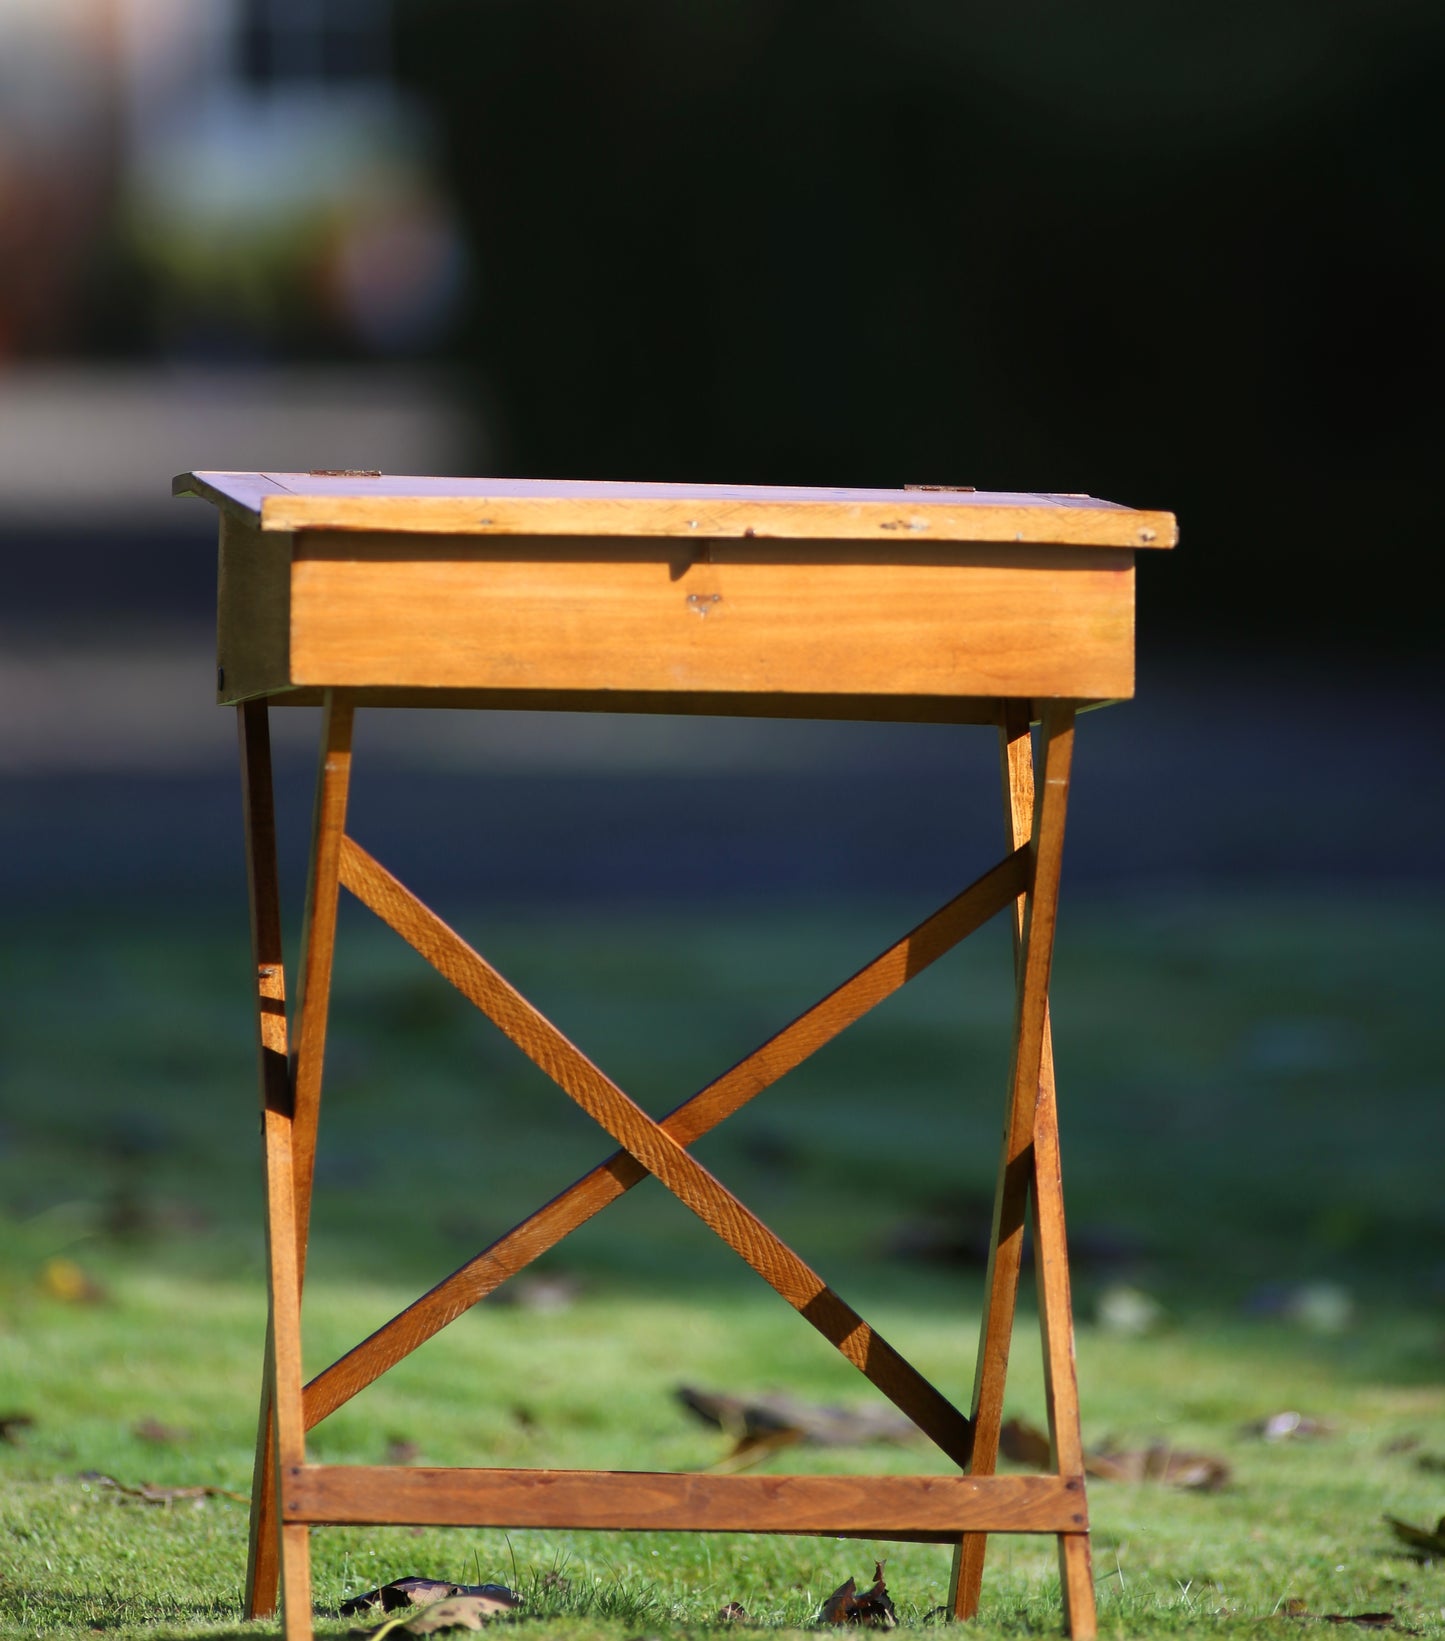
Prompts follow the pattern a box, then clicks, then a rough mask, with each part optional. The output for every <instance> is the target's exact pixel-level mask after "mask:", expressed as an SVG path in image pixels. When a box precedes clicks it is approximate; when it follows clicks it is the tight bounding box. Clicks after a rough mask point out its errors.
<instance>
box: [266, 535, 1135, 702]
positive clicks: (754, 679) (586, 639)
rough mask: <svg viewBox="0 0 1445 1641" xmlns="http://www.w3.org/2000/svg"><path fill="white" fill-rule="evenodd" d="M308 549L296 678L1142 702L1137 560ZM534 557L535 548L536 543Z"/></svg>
mask: <svg viewBox="0 0 1445 1641" xmlns="http://www.w3.org/2000/svg"><path fill="white" fill-rule="evenodd" d="M598 545H599V544H596V543H589V544H587V551H586V552H585V553H583V552H579V551H575V550H574V551H573V552H571V553H570V554H569V553H568V552H567V551H566V546H567V544H565V543H552V544H550V546H549V550H547V551H529V552H528V556H527V557H526V558H520V557H519V556H518V555H519V553H520V552H521V551H523V547H524V544H521V543H518V542H510V543H508V544H506V546H505V547H493V546H491V545H490V544H487V543H475V544H472V545H471V546H470V548H469V550H468V551H466V552H465V553H463V552H461V551H459V550H457V549H456V548H455V547H454V546H453V547H451V548H450V556H446V557H437V556H434V555H435V554H436V551H437V544H436V541H435V539H432V540H430V541H429V540H427V538H407V537H381V536H366V535H360V534H358V535H353V536H347V535H317V536H309V535H303V536H298V537H297V538H296V546H295V564H294V568H293V572H292V586H291V631H292V654H291V661H292V677H293V679H294V681H295V682H296V683H297V684H302V685H318V684H320V685H332V686H337V687H345V688H357V687H362V688H365V687H367V686H373V687H374V686H391V687H399V688H440V689H469V688H470V689H477V688H482V689H561V690H567V689H582V690H594V689H595V690H603V689H605V690H617V691H627V690H667V691H689V690H696V691H703V692H707V691H714V690H724V691H730V692H734V693H744V694H748V693H759V692H760V693H774V692H795V691H803V692H816V693H820V694H845V693H852V694H871V695H881V696H897V695H926V696H957V695H988V696H999V695H1009V696H1073V697H1076V698H1077V697H1082V698H1089V699H1099V698H1110V699H1113V698H1122V697H1126V696H1129V695H1132V694H1133V689H1134V676H1133V674H1134V667H1133V649H1134V571H1133V554H1132V553H1131V552H1128V551H1126V550H1122V549H1117V548H1080V547H1067V548H1065V547H1050V546H1019V547H1010V548H1007V549H1000V548H987V547H976V546H974V547H958V548H949V547H947V546H942V545H940V546H937V547H935V548H933V549H931V550H924V549H922V548H918V549H915V550H913V551H912V552H911V553H910V554H909V556H908V561H907V562H897V563H889V564H879V563H877V562H869V561H868V557H869V555H868V554H866V553H863V552H860V551H859V550H857V549H856V548H854V549H853V550H852V551H849V544H847V543H832V544H830V552H829V556H828V562H825V563H817V562H814V563H798V562H796V561H795V560H794V561H793V562H789V561H788V557H787V556H785V555H784V553H783V552H782V551H781V550H780V549H778V548H775V547H773V546H772V544H768V543H763V542H757V543H754V542H746V541H743V542H714V543H712V544H711V545H710V549H709V552H708V554H707V557H706V559H705V560H703V561H697V560H683V561H679V560H677V559H675V558H674V559H669V558H667V557H666V556H665V554H664V553H663V552H661V551H660V550H659V548H658V546H657V544H655V543H652V544H646V545H647V547H648V549H649V550H648V551H646V552H644V551H642V548H641V545H640V544H631V546H629V545H628V544H625V543H619V544H617V551H616V552H615V556H613V555H609V556H606V557H603V556H602V555H601V553H600V552H599V551H598ZM525 546H526V547H527V548H528V549H531V548H532V547H533V544H531V543H528V544H525Z"/></svg>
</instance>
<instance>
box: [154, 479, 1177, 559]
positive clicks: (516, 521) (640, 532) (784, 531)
mask: <svg viewBox="0 0 1445 1641" xmlns="http://www.w3.org/2000/svg"><path fill="white" fill-rule="evenodd" d="M235 478H244V479H246V480H248V481H251V482H253V483H254V484H255V485H256V487H257V488H258V489H259V488H260V487H261V486H262V485H267V484H269V485H272V486H273V487H274V488H273V489H272V490H270V491H268V492H266V493H264V494H262V495H261V496H260V497H259V505H252V504H249V503H248V502H246V501H243V500H242V499H240V498H239V497H237V496H235V495H233V494H232V493H231V492H230V491H229V490H227V489H226V488H224V487H223V486H222V484H221V483H220V482H218V481H222V480H225V479H235ZM171 493H172V495H173V496H195V497H198V498H199V499H201V500H203V501H208V502H210V503H212V504H213V505H214V506H216V507H218V508H220V509H221V510H222V511H223V512H225V513H229V514H231V515H232V516H234V517H237V518H240V519H243V520H245V521H246V522H248V523H250V524H252V525H253V526H255V527H257V528H259V529H261V530H262V531H265V532H267V533H275V534H296V533H298V532H303V531H317V532H320V531H327V532H335V533H338V534H348V533H353V532H357V533H359V532H366V533H375V534H379V535H391V534H395V535H409V536H425V535H433V534H434V535H438V536H451V537H454V538H455V537H475V538H477V539H479V540H488V539H491V540H495V539H498V538H503V539H506V538H513V539H524V538H526V537H531V536H552V537H557V536H573V537H575V536H583V537H585V536H597V537H604V536H613V537H616V536H622V537H647V538H653V539H660V540H682V541H698V540H744V539H756V540H759V541H767V540H787V541H796V542H816V543H818V544H819V545H820V546H821V545H823V544H825V543H827V542H829V541H841V540H850V541H877V542H879V543H880V545H883V546H886V545H888V544H889V542H890V540H903V539H907V540H912V541H919V540H931V541H936V542H941V543H942V542H946V543H948V544H950V545H954V544H957V545H967V544H970V543H977V544H984V545H990V546H1005V547H1007V546H1062V547H1077V548H1079V549H1081V550H1084V551H1088V550H1090V549H1095V548H1125V549H1130V550H1133V549H1139V550H1143V551H1158V550H1161V549H1168V548H1171V547H1173V546H1175V545H1176V544H1177V542H1178V539H1179V530H1178V522H1177V520H1176V518H1175V516H1174V514H1172V513H1169V512H1164V511H1159V510H1154V509H1144V508H1130V507H1124V506H1121V505H1120V504H1119V503H1116V502H1106V501H1103V500H1102V499H1098V504H1097V505H1096V506H1093V507H1080V506H1079V505H1077V504H1075V505H1072V506H1065V505H1059V504H1055V505H1050V501H1049V497H1048V495H1047V493H1044V492H1038V495H1039V500H1038V502H1037V504H1019V503H1016V502H1001V503H999V504H997V505H996V506H990V505H989V504H988V503H987V502H986V501H980V502H979V503H977V504H975V505H974V506H971V507H970V508H969V509H968V511H967V513H963V512H961V511H960V512H959V513H958V514H956V515H955V517H957V518H959V519H962V518H965V517H966V518H967V519H968V520H969V525H970V527H969V528H968V529H967V530H950V531H948V532H947V533H942V532H938V533H935V532H933V531H931V530H918V531H917V532H916V533H915V532H914V531H913V530H912V529H910V530H909V532H908V534H907V535H906V536H905V537H898V536H896V535H894V534H893V532H896V531H897V530H898V528H899V521H898V518H897V513H898V508H897V507H896V506H894V505H892V504H890V503H888V502H884V501H866V502H854V503H842V504H839V505H840V506H846V507H847V510H848V517H846V518H841V519H836V520H833V521H831V527H830V528H828V529H825V530H821V531H820V530H817V529H802V530H796V531H795V530H791V529H789V528H788V522H789V521H788V517H787V515H788V514H790V513H792V514H795V515H796V514H815V513H816V510H817V509H819V508H821V507H823V506H825V505H826V504H825V503H822V502H816V503H815V502H804V501H797V500H790V499H780V500H777V501H772V502H762V501H760V502H756V503H743V502H730V503H729V504H728V511H729V514H730V515H731V516H730V518H729V520H728V521H727V522H726V523H725V524H724V523H723V522H721V521H718V520H710V521H706V523H705V524H704V525H702V526H700V527H699V526H692V527H690V525H689V521H688V519H687V517H686V515H687V514H688V513H689V512H690V511H697V510H698V509H697V508H696V507H689V506H688V505H687V504H686V503H685V502H684V501H682V500H679V499H675V498H665V499H650V498H646V497H624V498H619V499H617V500H615V501H611V502H609V503H608V507H609V510H610V511H611V512H612V514H613V517H612V518H610V519H607V520H606V521H604V525H603V527H601V528H596V527H594V528H589V529H587V530H585V531H578V530H576V529H568V528H566V527H560V528H559V521H558V520H557V519H556V517H555V516H552V517H549V514H550V515H555V514H556V513H557V512H558V511H560V510H561V509H564V508H568V509H571V508H575V507H576V506H577V505H578V502H577V499H576V498H572V497H547V496H529V497H517V496H497V497H495V498H488V497H487V496H485V495H475V496H472V495H467V496H447V495H438V496H420V497H417V496H376V497H356V496H328V495H300V494H297V493H296V492H294V491H288V490H286V489H285V488H284V486H282V485H281V483H280V481H279V480H277V479H275V478H273V477H271V476H270V475H269V474H268V473H265V472H260V471H257V472H247V473H244V474H242V473H239V472H233V471H230V470H221V469H204V470H197V471H194V472H189V473H180V474H177V475H176V477H175V478H174V479H173V480H172V481H171ZM1014 493H1015V492H1009V494H1014ZM1017 493H1019V494H1024V493H1026V492H1017ZM899 494H900V497H901V496H904V495H906V494H907V492H903V491H900V492H899ZM982 494H986V492H985V493H982ZM704 499H705V498H704ZM1090 499H1091V500H1092V499H1095V498H1090ZM905 505H906V504H905ZM484 506H491V507H493V508H495V509H496V510H497V511H499V512H500V511H502V510H505V511H506V513H507V514H508V518H507V520H506V522H505V523H503V524H499V525H491V524H490V523H488V522H484V521H483V519H482V518H481V517H480V516H479V517H478V518H477V519H476V520H475V521H470V522H469V521H462V522H460V523H459V522H458V520H457V516H456V515H457V513H458V511H459V510H464V509H471V508H473V507H475V508H476V509H477V510H478V513H479V515H480V510H481V509H482V508H483V507H484ZM403 514H405V515H406V516H405V518H404V519H403V518H402V515H403ZM750 516H751V517H753V518H754V519H755V521H756V522H754V523H752V524H749V522H748V519H749V517H750ZM946 516H947V515H944V514H941V513H940V514H938V515H937V517H939V518H940V519H941V518H944V517H946ZM1081 517H1083V518H1087V519H1088V521H1089V526H1090V534H1089V536H1088V538H1087V539H1080V538H1079V534H1078V529H1079V524H1080V520H1081ZM1065 526H1068V528H1065ZM884 531H887V532H889V534H888V535H886V536H885V535H884V534H883V532H884Z"/></svg>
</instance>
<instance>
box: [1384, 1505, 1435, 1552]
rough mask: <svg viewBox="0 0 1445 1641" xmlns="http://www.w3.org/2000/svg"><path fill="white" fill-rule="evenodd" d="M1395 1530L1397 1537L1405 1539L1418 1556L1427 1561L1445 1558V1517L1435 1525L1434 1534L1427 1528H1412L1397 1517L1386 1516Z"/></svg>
mask: <svg viewBox="0 0 1445 1641" xmlns="http://www.w3.org/2000/svg"><path fill="white" fill-rule="evenodd" d="M1385 1520H1386V1521H1388V1522H1389V1524H1390V1526H1391V1527H1392V1528H1393V1529H1394V1533H1395V1537H1396V1538H1399V1539H1403V1540H1404V1541H1405V1543H1406V1544H1408V1545H1409V1546H1410V1548H1411V1549H1412V1550H1414V1551H1415V1552H1416V1553H1417V1554H1418V1555H1422V1556H1424V1557H1425V1559H1426V1560H1427V1561H1433V1560H1434V1559H1435V1558H1436V1557H1437V1556H1445V1516H1441V1518H1440V1519H1439V1521H1437V1522H1436V1523H1435V1531H1434V1532H1433V1533H1432V1532H1431V1531H1430V1530H1429V1528H1427V1527H1412V1526H1411V1525H1410V1523H1409V1522H1408V1521H1401V1520H1400V1519H1399V1518H1398V1517H1397V1516H1386V1517H1385Z"/></svg>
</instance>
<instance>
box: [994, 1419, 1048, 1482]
mask: <svg viewBox="0 0 1445 1641" xmlns="http://www.w3.org/2000/svg"><path fill="white" fill-rule="evenodd" d="M998 1445H999V1451H1000V1452H1001V1453H1002V1454H1003V1456H1004V1457H1005V1458H1006V1459H1012V1460H1013V1462H1014V1463H1015V1464H1026V1465H1029V1466H1030V1467H1031V1468H1033V1469H1034V1470H1047V1469H1048V1468H1049V1466H1050V1465H1051V1464H1052V1463H1053V1462H1054V1461H1053V1454H1052V1449H1051V1448H1050V1446H1049V1438H1048V1437H1047V1436H1046V1435H1044V1433H1043V1431H1042V1430H1038V1429H1036V1428H1035V1427H1034V1426H1033V1425H1031V1424H1025V1423H1024V1421H1023V1420H1022V1419H1005V1420H1004V1422H1003V1424H1002V1426H1001V1427H1000V1429H999V1433H998Z"/></svg>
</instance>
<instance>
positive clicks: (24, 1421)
mask: <svg viewBox="0 0 1445 1641" xmlns="http://www.w3.org/2000/svg"><path fill="white" fill-rule="evenodd" d="M34 1423H35V1415H34V1414H33V1413H0V1442H8V1443H9V1444H10V1446H11V1447H19V1445H20V1443H21V1441H22V1440H23V1439H24V1438H23V1437H22V1436H21V1434H20V1432H21V1431H22V1430H29V1429H30V1427H31V1426H32V1425H33V1424H34Z"/></svg>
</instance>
